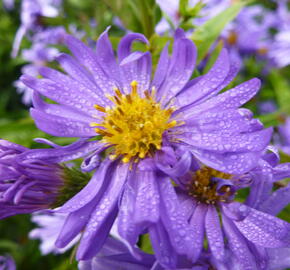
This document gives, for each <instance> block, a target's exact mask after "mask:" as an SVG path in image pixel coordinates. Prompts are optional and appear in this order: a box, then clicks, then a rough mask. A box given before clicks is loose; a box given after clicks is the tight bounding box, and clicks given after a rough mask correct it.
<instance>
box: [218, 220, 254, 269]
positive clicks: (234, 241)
mask: <svg viewBox="0 0 290 270" xmlns="http://www.w3.org/2000/svg"><path fill="white" fill-rule="evenodd" d="M223 228H224V232H225V234H226V236H227V239H228V244H229V247H230V250H231V251H232V252H233V254H234V256H235V257H236V259H237V260H238V262H239V263H240V265H241V267H242V268H241V269H243V270H254V269H257V265H256V263H255V260H254V258H253V255H252V253H251V252H250V250H249V248H248V246H247V243H246V241H245V238H244V237H243V236H242V235H241V233H240V232H239V231H238V229H237V228H236V227H235V225H234V224H233V223H232V222H231V221H230V220H229V219H228V218H227V217H226V216H225V215H223Z"/></svg>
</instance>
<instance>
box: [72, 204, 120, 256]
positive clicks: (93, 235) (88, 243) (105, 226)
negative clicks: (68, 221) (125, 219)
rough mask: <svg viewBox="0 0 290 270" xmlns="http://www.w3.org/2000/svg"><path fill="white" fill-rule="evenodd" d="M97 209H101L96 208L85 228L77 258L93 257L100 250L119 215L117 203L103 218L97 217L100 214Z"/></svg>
mask: <svg viewBox="0 0 290 270" xmlns="http://www.w3.org/2000/svg"><path fill="white" fill-rule="evenodd" d="M96 211H100V209H95V211H94V212H93V213H92V216H91V219H90V221H89V223H88V225H87V226H86V228H85V232H84V234H83V237H82V238H81V241H80V245H79V248H78V250H77V254H76V258H77V260H89V259H92V258H93V257H94V256H95V255H96V254H97V253H98V252H99V251H100V249H101V248H102V247H103V245H104V243H105V241H106V239H107V238H108V236H109V233H110V230H111V228H112V225H113V223H114V221H115V218H116V216H117V212H118V209H117V206H116V204H115V206H114V207H113V208H111V209H109V211H108V212H107V213H106V215H104V214H103V216H102V220H101V219H98V218H96V215H98V214H97V212H96ZM104 211H106V210H104ZM101 215H102V214H99V217H100V216H101ZM96 239H97V241H96Z"/></svg>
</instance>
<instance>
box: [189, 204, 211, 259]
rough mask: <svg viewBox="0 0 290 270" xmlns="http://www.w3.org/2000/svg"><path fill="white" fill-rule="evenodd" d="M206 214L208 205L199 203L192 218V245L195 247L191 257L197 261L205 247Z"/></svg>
mask: <svg viewBox="0 0 290 270" xmlns="http://www.w3.org/2000/svg"><path fill="white" fill-rule="evenodd" d="M206 214H207V206H206V205H204V204H199V205H197V206H196V208H195V210H194V213H193V215H192V217H191V219H190V226H191V228H192V230H193V233H194V240H193V242H192V246H193V248H194V255H193V256H192V258H191V260H192V262H196V261H197V259H198V258H199V256H200V254H201V251H202V248H203V240H204V227H205V226H204V225H205V216H206Z"/></svg>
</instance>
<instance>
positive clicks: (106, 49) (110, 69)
mask: <svg viewBox="0 0 290 270" xmlns="http://www.w3.org/2000/svg"><path fill="white" fill-rule="evenodd" d="M109 29H110V28H109V27H107V29H106V30H105V31H104V32H103V33H102V34H101V35H100V37H99V39H98V41H97V46H96V53H97V57H98V61H99V63H100V65H101V67H102V68H103V69H104V70H105V72H106V73H107V74H111V76H112V77H113V78H115V79H116V80H117V81H118V82H121V78H120V70H119V67H118V65H117V62H116V59H115V55H114V51H113V48H112V44H111V42H110V39H109V36H108V31H109Z"/></svg>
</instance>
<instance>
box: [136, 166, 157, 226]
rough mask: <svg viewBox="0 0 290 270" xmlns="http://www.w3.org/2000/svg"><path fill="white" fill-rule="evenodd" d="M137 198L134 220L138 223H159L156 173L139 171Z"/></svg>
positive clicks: (137, 174) (137, 173)
mask: <svg viewBox="0 0 290 270" xmlns="http://www.w3.org/2000/svg"><path fill="white" fill-rule="evenodd" d="M134 178H135V181H136V182H137V183H136V185H137V196H136V205H135V214H134V220H135V222H136V223H144V222H150V223H154V222H157V220H158V219H159V199H160V198H159V191H158V187H157V184H156V181H157V177H156V175H155V172H154V171H148V170H144V171H142V170H137V171H136V173H135V177H134Z"/></svg>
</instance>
